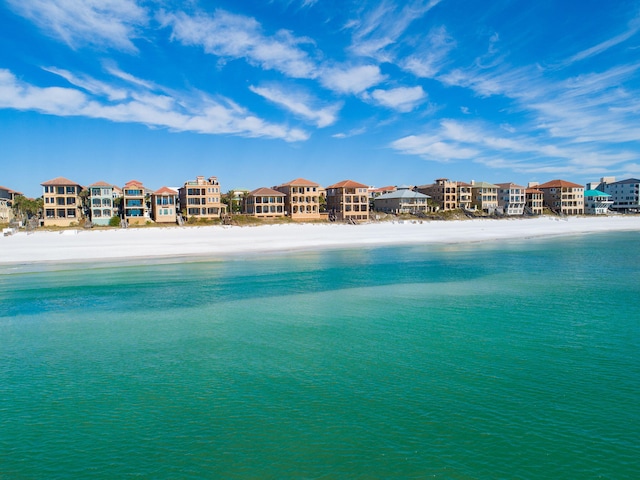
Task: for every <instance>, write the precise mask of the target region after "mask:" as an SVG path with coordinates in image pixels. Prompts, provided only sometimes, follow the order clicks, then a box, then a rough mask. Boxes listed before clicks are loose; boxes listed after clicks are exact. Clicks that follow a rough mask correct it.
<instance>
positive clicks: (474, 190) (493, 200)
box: [471, 180, 498, 215]
mask: <svg viewBox="0 0 640 480" xmlns="http://www.w3.org/2000/svg"><path fill="white" fill-rule="evenodd" d="M471 206H472V208H474V207H475V208H476V209H477V210H481V211H483V212H485V213H488V214H489V215H491V214H493V213H494V212H495V211H496V210H497V208H498V186H497V185H493V184H492V183H487V182H476V181H474V180H471Z"/></svg>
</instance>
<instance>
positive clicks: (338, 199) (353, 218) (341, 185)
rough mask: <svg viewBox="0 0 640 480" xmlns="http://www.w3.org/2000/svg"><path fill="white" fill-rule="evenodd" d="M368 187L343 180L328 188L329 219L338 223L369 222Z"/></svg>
mask: <svg viewBox="0 0 640 480" xmlns="http://www.w3.org/2000/svg"><path fill="white" fill-rule="evenodd" d="M367 190H368V187H367V185H363V184H362V183H358V182H354V181H353V180H343V181H342V182H338V183H334V184H333V185H330V186H328V187H327V211H328V212H329V218H330V219H332V218H335V220H338V221H344V222H357V221H366V220H369V199H368V196H367Z"/></svg>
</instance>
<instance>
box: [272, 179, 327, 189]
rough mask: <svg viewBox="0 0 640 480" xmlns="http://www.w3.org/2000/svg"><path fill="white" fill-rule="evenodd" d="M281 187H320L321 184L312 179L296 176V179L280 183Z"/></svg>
mask: <svg viewBox="0 0 640 480" xmlns="http://www.w3.org/2000/svg"><path fill="white" fill-rule="evenodd" d="M279 186H280V187H288V186H292V187H301V186H302V187H319V186H320V184H319V183H316V182H312V181H311V180H306V179H304V178H296V179H295V180H291V181H290V182H287V183H283V184H282V185H279Z"/></svg>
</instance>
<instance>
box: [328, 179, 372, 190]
mask: <svg viewBox="0 0 640 480" xmlns="http://www.w3.org/2000/svg"><path fill="white" fill-rule="evenodd" d="M327 188H369V187H368V185H363V184H362V183H358V182H354V181H353V180H343V181H341V182H338V183H334V184H333V185H329V186H328V187H327Z"/></svg>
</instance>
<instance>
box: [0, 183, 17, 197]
mask: <svg viewBox="0 0 640 480" xmlns="http://www.w3.org/2000/svg"><path fill="white" fill-rule="evenodd" d="M0 190H5V191H6V192H8V193H13V194H14V195H22V192H16V191H15V190H11V189H10V188H7V187H3V186H2V185H0Z"/></svg>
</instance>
